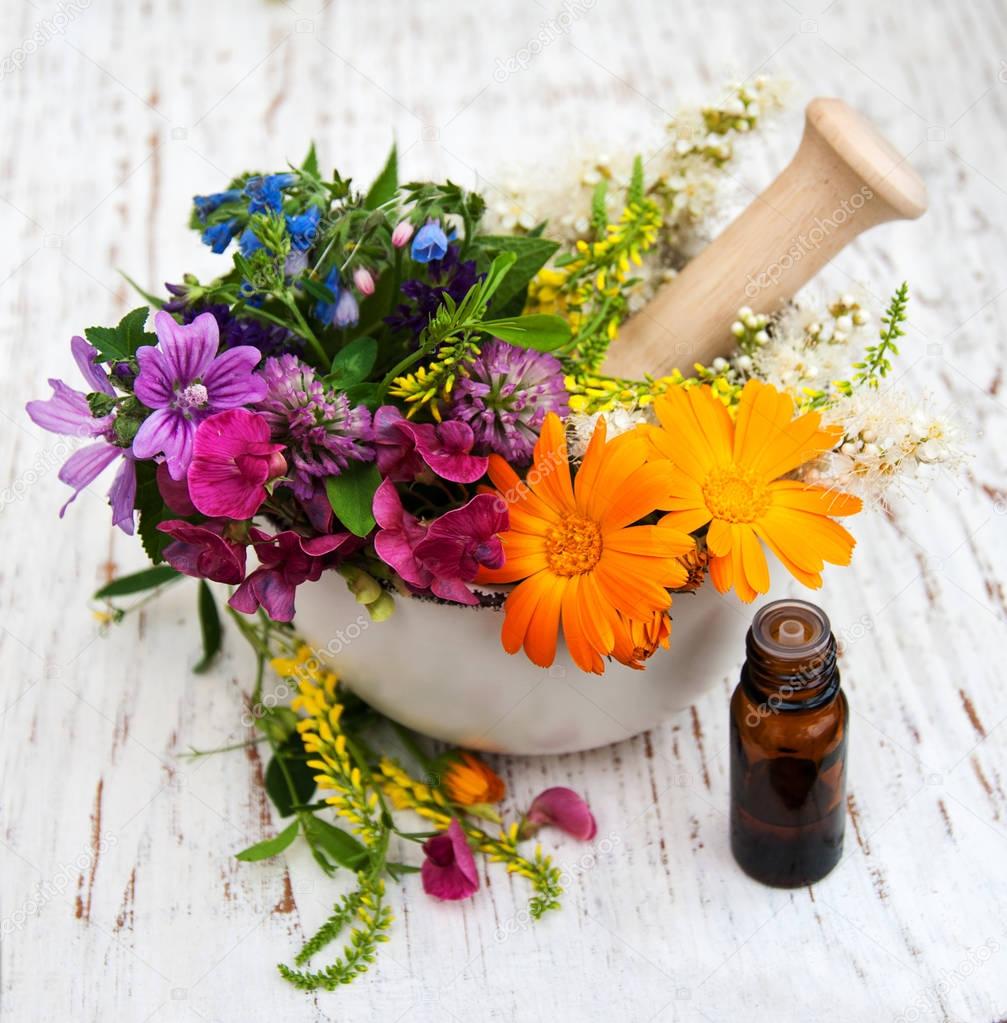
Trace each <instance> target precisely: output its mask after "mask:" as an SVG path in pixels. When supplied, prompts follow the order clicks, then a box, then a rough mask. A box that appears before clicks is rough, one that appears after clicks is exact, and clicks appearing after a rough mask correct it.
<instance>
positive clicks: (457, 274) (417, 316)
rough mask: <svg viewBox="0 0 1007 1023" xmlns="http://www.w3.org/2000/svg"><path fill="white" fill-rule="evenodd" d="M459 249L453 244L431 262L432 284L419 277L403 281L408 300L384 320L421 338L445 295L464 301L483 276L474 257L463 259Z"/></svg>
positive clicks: (428, 272) (397, 330)
mask: <svg viewBox="0 0 1007 1023" xmlns="http://www.w3.org/2000/svg"><path fill="white" fill-rule="evenodd" d="M458 251H459V250H458V246H457V245H451V246H449V247H448V250H447V252H446V253H445V254H444V258H443V259H440V260H438V261H436V262H433V263H430V264H428V266H427V275H428V277H429V281H430V283H427V281H423V280H419V279H416V278H413V279H411V280H408V281H405V282H404V283H403V285H402V287H401V288H400V289H399V290H400V291H401V292H402V294H403V295H404V296H405V297H406V299H407V301H406V302H403V303H401V304H400V305H398V306H396V307H395V309H394V310H393V311H392V314H391V315H390V316H387V317H385V323H387V324H388V326H390V327H391V328H392V330H394V331H395V332H396V333H402V334H412V335H413V337H416V338H418V337H419V336H420V334H421V333H422V331H423V329H424V327H426V325H427V324H428V323H429V322H430V317H431V316H433V315H434V313H436V312H437V310H438V309H439V308H440V306H441V304H442V303H443V301H444V297H445V296H446V295H447V296H450V298H451V299H452V300H453V301H454V302H456V303H457V302H461V300H462V299H463V298H464V297H465V296H466V295H467V294H468V293H469V291H470V290H471V288H472V286H473V285H474V284H476V283H477V282H478V281H479V280H480V278H481V276H482V275H481V274H479V272H478V270H477V268H476V262H475V260H474V259H466V260H462V259H461V257H460V256H459V255H458Z"/></svg>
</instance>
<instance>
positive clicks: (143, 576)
mask: <svg viewBox="0 0 1007 1023" xmlns="http://www.w3.org/2000/svg"><path fill="white" fill-rule="evenodd" d="M181 578H182V576H181V575H179V574H178V572H176V571H175V570H174V569H173V568H172V567H171V566H170V565H160V566H158V567H157V568H145V569H143V570H142V571H140V572H134V573H133V574H132V575H124V576H120V577H119V578H118V579H113V580H112V581H111V582H110V583H108V585H106V586H102V588H101V589H100V590H98V592H97V593H96V594H95V595H94V599H95V600H106V599H107V598H108V597H127V596H129V594H131V593H142V592H143V591H144V590H152V589H154V587H155V586H163V585H164V584H165V583H173V582H176V581H177V580H179V579H181Z"/></svg>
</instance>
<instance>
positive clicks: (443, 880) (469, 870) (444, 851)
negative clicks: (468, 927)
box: [420, 820, 479, 902]
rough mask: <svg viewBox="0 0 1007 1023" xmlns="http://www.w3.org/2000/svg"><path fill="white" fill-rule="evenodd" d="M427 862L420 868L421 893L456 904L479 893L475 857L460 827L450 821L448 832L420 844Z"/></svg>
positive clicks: (454, 821) (456, 822)
mask: <svg viewBox="0 0 1007 1023" xmlns="http://www.w3.org/2000/svg"><path fill="white" fill-rule="evenodd" d="M423 852H424V853H425V854H426V859H425V860H424V861H423V866H422V867H421V868H420V878H421V880H422V881H423V890H424V891H425V892H426V893H427V895H432V896H434V898H436V899H445V900H447V901H450V902H456V901H458V900H459V899H467V898H469V897H470V896H472V895H474V894H475V893H476V892H477V891H478V890H479V872H478V871H477V870H476V861H475V857H474V856H473V855H472V850H471V849H470V848H469V843H468V839H467V838H466V837H465V832H464V831H463V830H462V827H461V825H460V824H459V823H458V821H456V820H452V821H451V823H450V824H449V825H448V829H447V831H445V832H444V834H442V835H434V837H433V838H428V839H427V840H426V841H425V842H424V843H423Z"/></svg>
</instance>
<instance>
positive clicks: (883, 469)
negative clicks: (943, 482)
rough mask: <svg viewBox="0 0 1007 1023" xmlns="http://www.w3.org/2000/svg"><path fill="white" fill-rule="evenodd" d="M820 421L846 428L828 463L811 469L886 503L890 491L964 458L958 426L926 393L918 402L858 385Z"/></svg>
mask: <svg viewBox="0 0 1007 1023" xmlns="http://www.w3.org/2000/svg"><path fill="white" fill-rule="evenodd" d="M822 420H823V422H824V423H826V424H832V425H837V426H839V427H841V428H842V430H843V431H844V436H843V440H842V442H841V444H840V446H839V448H838V450H837V451H836V452H835V453H833V454H832V455H831V456H829V458H828V460H827V464H826V465H823V466H820V467H818V468H817V469H814V470H812V472H811V474H810V478H811V479H815V478H816V476H817V477H818V478H819V479H820V477H822V476H824V477H826V478H827V480H828V482H829V483H830V484H832V485H834V486H836V487H838V488H839V489H841V490H845V491H848V492H850V493H856V494H860V495H861V496H862V497H863V498H864V499H865V501H867V502H868V503H874V504H885V503H886V501H887V499H888V498H889V497H890V496H891V494H892V493H900V492H905V491H908V490H912V489H916V488H921V487H925V486H926V485H927V484H928V483H929V482H930V481H931V480H932V479H933V477H934V476H935V475H936V472H937V471H939V470H949V469H954V468H957V467H958V466H960V465H961V464H962V462H963V461H964V459H965V454H964V452H963V450H962V448H961V446H960V437H959V433H960V431H959V428H958V426H957V425H956V423H955V422H954V420H953V419H952V418H951V417H950V416H948V415H947V414H944V413H941V412H938V411H936V410H935V408H934V405H933V399H932V398H930V397H929V396H926V397H924V398H923V399H922V400H920V397H919V396H918V395H910V394H908V393H907V392H905V391H903V390H901V389H900V388H898V387H894V386H891V387H885V386H884V384H882V386H881V387H879V388H878V389H874V388H870V387H862V388H859V389H858V390H855V391H854V392H853V394H852V395H850V396H849V397H844V398H841V399H840V400H838V401H837V402H836V403H835V404H833V405H830V406H828V407H827V408H826V409H824V410H823V414H822Z"/></svg>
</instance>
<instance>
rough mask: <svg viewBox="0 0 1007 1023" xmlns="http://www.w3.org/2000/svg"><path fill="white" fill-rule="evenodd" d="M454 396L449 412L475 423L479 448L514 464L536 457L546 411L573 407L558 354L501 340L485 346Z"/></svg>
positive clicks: (561, 412) (563, 412) (560, 411)
mask: <svg viewBox="0 0 1007 1023" xmlns="http://www.w3.org/2000/svg"><path fill="white" fill-rule="evenodd" d="M452 398H453V399H454V400H453V403H452V405H451V411H450V414H451V416H452V418H454V419H459V420H461V421H462V422H464V423H468V424H469V426H471V427H472V431H473V433H474V434H475V437H476V448H477V450H479V451H480V452H483V453H488V452H491V451H495V452H496V453H497V454H498V455H503V457H504V458H505V459H507V461H508V462H510V463H511V464H512V465H521V464H524V463H526V462H528V461H529V460H530V459H531V456H532V451H533V449H534V447H535V441H536V440H537V439H538V435H539V431H540V429H541V427H542V421H543V420H544V419H545V417H546V413H547V412H555V413H556V414H557V415H558V416H561V417H562V416H565V415H566V414H567V413H568V412H569V411H570V406H569V402H568V399H567V392H566V387H565V386H564V384H563V367H562V366H561V365H560V362H559V359H557V358H555V357H554V356H552V355H547V354H546V353H544V352H536V351H532V350H531V349H528V348H518V347H517V346H516V345H509V344H507V343H506V342H505V341H500V340H497V339H493V340H492V341H489V342H487V343H486V344H484V345H483V346H482V354H481V355H480V356H479V358H478V359H476V360H475V362H473V363H472V364H471V365H470V366H469V367H468V376H466V377H462V378H461V379H459V380H458V382H457V383H456V384H455V386H454V390H453V392H452Z"/></svg>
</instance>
